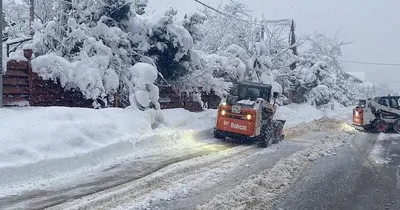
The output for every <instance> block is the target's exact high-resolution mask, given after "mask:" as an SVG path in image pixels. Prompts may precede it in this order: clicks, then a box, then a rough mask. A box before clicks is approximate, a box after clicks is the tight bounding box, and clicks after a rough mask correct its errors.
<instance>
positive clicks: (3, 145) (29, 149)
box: [0, 105, 351, 194]
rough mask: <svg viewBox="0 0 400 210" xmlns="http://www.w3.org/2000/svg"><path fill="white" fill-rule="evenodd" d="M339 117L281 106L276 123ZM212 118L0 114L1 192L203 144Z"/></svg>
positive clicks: (70, 111) (64, 111)
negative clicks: (32, 181)
mask: <svg viewBox="0 0 400 210" xmlns="http://www.w3.org/2000/svg"><path fill="white" fill-rule="evenodd" d="M338 112H340V110H334V111H324V110H317V109H316V108H314V107H312V106H310V105H290V106H285V107H279V109H278V111H277V118H278V119H285V120H287V123H286V125H285V129H286V130H288V129H290V128H291V127H293V126H296V125H299V124H301V123H304V122H310V121H313V120H315V119H319V118H322V117H323V116H325V115H334V114H335V113H338ZM349 113H351V112H349ZM215 117H216V110H205V111H203V112H200V113H191V112H188V111H186V110H183V109H171V110H161V111H156V110H147V111H138V110H135V109H131V108H127V109H116V108H108V109H100V110H95V109H81V108H63V107H47V108H38V107H37V108H31V107H28V108H26V107H25V108H3V109H0V118H1V119H2V121H4V122H7V123H6V124H3V125H2V126H0V133H1V134H2V135H1V136H0V189H2V190H4V191H7V190H10V188H9V187H10V186H12V187H15V185H14V184H18V183H20V182H24V181H25V180H30V179H37V178H41V177H42V178H43V177H56V176H63V174H65V173H70V172H73V171H75V170H80V169H83V168H91V167H97V166H99V165H104V164H108V162H110V161H112V160H114V159H115V158H117V157H121V156H126V155H129V156H133V157H143V156H148V155H152V154H156V153H157V152H163V151H164V152H166V151H169V150H170V149H174V150H176V149H178V148H180V149H182V148H189V147H194V146H196V145H200V144H204V142H202V139H206V138H207V137H208V138H210V137H211V135H212V129H213V127H214V123H215ZM35 182H36V181H35ZM6 186H7V187H6ZM2 190H0V194H1V193H2V192H1V191H2ZM14 190H16V188H15V189H14Z"/></svg>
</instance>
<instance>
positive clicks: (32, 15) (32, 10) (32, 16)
mask: <svg viewBox="0 0 400 210" xmlns="http://www.w3.org/2000/svg"><path fill="white" fill-rule="evenodd" d="M33 21H35V1H34V0H30V8H29V29H30V35H31V36H33V34H34V31H33Z"/></svg>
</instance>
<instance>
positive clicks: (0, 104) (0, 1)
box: [0, 0, 4, 108]
mask: <svg viewBox="0 0 400 210" xmlns="http://www.w3.org/2000/svg"><path fill="white" fill-rule="evenodd" d="M0 11H1V18H0V30H1V39H0V46H1V49H0V108H2V107H3V21H4V15H3V0H0Z"/></svg>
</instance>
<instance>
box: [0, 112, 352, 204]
mask: <svg viewBox="0 0 400 210" xmlns="http://www.w3.org/2000/svg"><path fill="white" fill-rule="evenodd" d="M285 132H286V135H287V140H286V141H284V142H281V143H279V144H277V145H273V146H272V147H269V148H266V149H261V148H257V147H255V146H252V145H235V144H233V143H229V142H225V143H219V142H215V139H203V140H202V141H204V142H208V143H204V144H203V145H202V146H196V147H193V148H185V149H183V150H181V151H171V152H170V153H168V154H166V153H164V154H159V155H152V156H149V157H143V158H138V159H134V160H131V159H125V160H123V161H118V164H116V165H113V166H109V167H105V168H102V170H101V171H100V170H93V171H91V172H90V173H89V172H87V173H84V174H75V175H74V176H70V177H69V178H68V179H65V180H62V181H60V180H59V181H58V182H52V183H46V182H44V183H42V186H39V187H36V188H33V189H31V190H28V191H25V192H20V193H18V194H17V195H11V196H10V195H8V196H7V195H5V196H4V197H3V198H0V207H1V209H43V208H49V209H194V208H198V209H233V208H241V207H243V208H253V209H254V208H257V207H262V208H263V209H265V208H268V207H270V206H271V204H272V203H273V202H272V201H274V200H275V199H277V198H278V197H279V195H280V194H281V193H283V192H284V191H285V189H286V188H287V187H288V186H289V185H290V183H291V182H293V181H294V180H295V178H296V177H298V176H299V175H300V174H301V172H302V171H303V169H305V168H306V167H307V165H308V164H310V163H311V162H312V161H314V160H315V159H316V158H317V157H320V156H326V155H330V154H332V153H333V152H334V151H335V150H336V149H338V148H340V147H341V146H342V145H343V144H345V143H346V141H347V140H348V139H349V138H351V134H353V132H354V131H353V130H352V129H351V127H350V126H348V125H346V123H344V122H342V121H338V120H333V119H330V118H322V119H320V120H317V121H312V122H310V123H304V124H301V125H298V126H295V127H292V128H289V129H287V130H286V131H285Z"/></svg>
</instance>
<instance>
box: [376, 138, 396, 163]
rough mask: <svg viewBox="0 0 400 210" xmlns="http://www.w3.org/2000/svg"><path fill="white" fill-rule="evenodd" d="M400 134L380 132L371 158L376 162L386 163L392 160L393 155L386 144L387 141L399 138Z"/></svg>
mask: <svg viewBox="0 0 400 210" xmlns="http://www.w3.org/2000/svg"><path fill="white" fill-rule="evenodd" d="M399 137H400V135H398V134H385V133H380V134H379V136H378V138H377V140H376V142H375V144H374V146H373V147H372V150H371V152H370V154H369V157H370V159H372V160H373V161H374V162H375V163H376V164H381V165H385V164H388V163H390V162H392V157H391V156H390V153H389V151H388V150H387V149H385V148H386V146H385V145H384V144H385V143H389V142H391V140H392V139H394V138H399Z"/></svg>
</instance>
